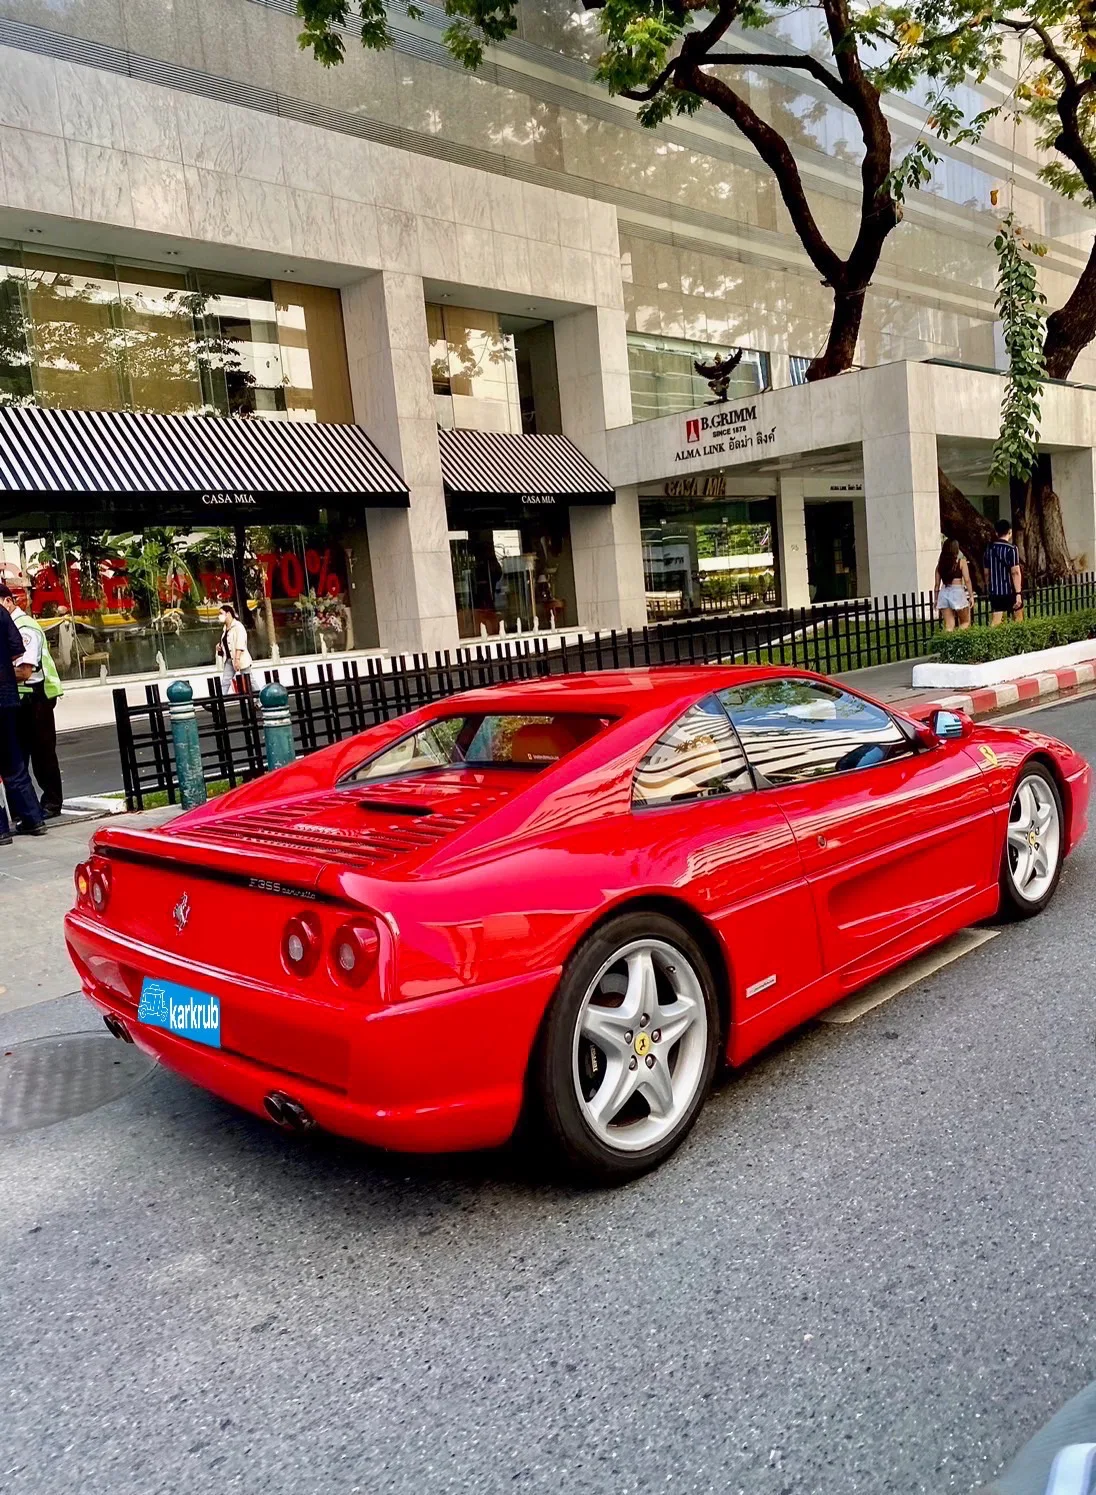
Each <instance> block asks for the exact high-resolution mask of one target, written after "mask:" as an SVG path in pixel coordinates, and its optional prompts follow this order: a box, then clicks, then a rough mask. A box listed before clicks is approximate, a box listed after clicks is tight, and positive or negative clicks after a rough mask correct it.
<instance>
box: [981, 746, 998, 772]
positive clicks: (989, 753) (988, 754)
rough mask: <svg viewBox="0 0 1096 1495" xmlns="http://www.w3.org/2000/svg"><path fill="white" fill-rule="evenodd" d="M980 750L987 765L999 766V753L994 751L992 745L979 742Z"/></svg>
mask: <svg viewBox="0 0 1096 1495" xmlns="http://www.w3.org/2000/svg"><path fill="white" fill-rule="evenodd" d="M978 751H979V752H980V753H981V755H982V762H983V763H984V764H985V765H986V767H987V768H996V767H997V763H998V758H997V754H996V753H995V752H994V751H993V749H992V748H991V747H987V746H986V744H985V743H984V742H980V743H979V744H978Z"/></svg>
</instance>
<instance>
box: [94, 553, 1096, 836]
mask: <svg viewBox="0 0 1096 1495" xmlns="http://www.w3.org/2000/svg"><path fill="white" fill-rule="evenodd" d="M1025 607H1026V610H1027V615H1028V616H1029V617H1041V616H1049V615H1052V614H1055V613H1063V612H1074V611H1077V610H1078V609H1080V608H1088V607H1096V575H1091V574H1090V575H1085V576H1078V577H1074V578H1072V579H1071V580H1070V581H1068V582H1062V583H1059V584H1057V585H1055V586H1050V587H1043V588H1040V589H1037V590H1035V591H1033V592H1030V593H1027V594H1025ZM988 617H989V615H988V603H987V602H986V601H985V600H984V599H981V600H979V602H978V604H977V607H976V611H975V619H974V621H975V622H987V621H988ZM938 627H939V625H938V622H937V618H936V613H935V610H934V606H933V598H932V596H931V595H930V594H929V593H921V594H919V595H907V596H902V597H889V598H876V599H874V600H872V601H863V600H860V601H853V602H838V603H826V604H822V605H818V606H814V607H810V608H797V609H787V608H785V609H780V608H773V609H771V610H769V611H766V612H757V613H747V614H739V615H735V614H722V615H719V616H716V617H712V616H707V615H704V616H698V617H690V618H681V619H675V620H673V621H667V622H662V623H654V624H651V625H649V626H648V627H646V628H629V629H623V630H617V629H613V630H611V631H608V632H603V633H594V634H590V635H578V636H571V637H569V638H563V637H561V636H557V635H553V634H542V635H540V636H539V637H533V638H523V639H514V640H511V641H509V642H505V641H504V642H501V643H499V644H496V645H493V646H477V647H473V648H466V649H457V650H454V651H452V652H446V653H444V654H433V655H416V656H414V657H413V658H411V659H405V660H402V661H399V662H396V663H393V662H392V661H389V660H380V659H368V660H355V659H349V660H341V661H339V662H337V663H327V664H324V665H322V666H321V667H320V668H319V672H318V673H319V678H318V679H310V678H309V673H308V671H306V670H305V669H303V668H292V669H288V670H287V669H285V668H282V669H270V670H266V671H260V670H256V671H255V672H254V677H253V678H254V690H253V691H249V692H247V693H246V694H244V695H226V694H224V693H223V691H222V689H221V683H220V681H219V680H218V679H211V680H210V681H208V683H207V686H206V694H205V695H200V694H196V695H195V701H194V704H195V707H196V708H197V717H198V735H199V742H200V745H201V751H202V765H203V769H204V772H205V777H206V781H207V783H209V784H227V785H230V786H232V787H235V786H236V785H237V784H239V783H243V782H245V781H246V780H248V779H252V778H255V777H256V776H257V775H259V774H261V773H262V772H263V771H264V768H265V761H264V753H263V733H262V724H261V711H260V707H259V701H258V694H257V693H258V691H259V689H261V687H262V686H263V685H265V684H266V683H267V682H269V681H272V680H279V681H280V682H281V684H283V685H284V686H285V688H286V690H287V691H288V693H289V707H290V713H291V716H292V720H293V731H294V739H295V743H296V747H297V751H298V753H300V754H305V753H310V752H314V751H315V750H316V749H317V748H321V747H326V746H327V745H328V744H329V743H332V742H337V741H338V740H339V739H340V738H343V737H348V736H351V735H352V734H353V733H355V732H362V731H364V730H365V729H366V728H367V727H373V726H376V724H377V723H378V722H382V721H387V720H388V719H389V718H390V717H393V716H399V715H400V714H401V713H403V712H405V711H412V710H414V709H415V708H416V707H418V706H424V705H427V704H429V702H431V701H436V700H439V699H441V698H443V697H445V696H450V695H453V694H455V693H456V692H458V691H462V690H472V689H474V688H476V687H478V686H484V685H496V684H500V683H502V682H504V681H508V680H523V679H530V678H533V677H536V676H545V675H563V674H574V673H576V672H582V671H586V670H604V669H622V668H627V667H629V666H632V667H634V666H637V665H674V664H714V663H724V664H731V663H740V664H742V663H751V664H753V663H756V664H790V665H798V666H800V667H801V668H804V669H810V670H817V671H818V672H819V673H821V674H824V675H836V674H841V673H843V672H845V671H847V670H856V669H863V668H866V667H867V666H869V665H875V664H888V663H893V662H896V661H899V660H905V659H915V658H917V657H918V656H921V655H925V654H929V653H931V652H932V648H933V639H934V636H935V635H936V633H937V630H938ZM114 712H115V721H116V724H117V729H118V747H119V751H120V754H121V760H122V781H123V787H124V790H125V796H126V804H127V805H128V807H129V808H130V809H131V810H139V809H143V808H145V805H146V803H147V801H148V798H149V796H150V795H153V794H166V795H167V798H168V801H169V803H172V804H174V803H175V801H176V795H177V791H176V774H175V761H174V750H173V745H172V738H171V721H170V706H169V704H168V702H167V700H166V699H165V698H164V697H163V696H162V695H161V691H160V687H159V685H147V686H146V687H145V699H144V700H143V701H142V702H140V703H139V704H137V705H131V704H130V702H129V701H128V699H127V694H126V691H125V689H123V688H119V689H116V690H115V692H114Z"/></svg>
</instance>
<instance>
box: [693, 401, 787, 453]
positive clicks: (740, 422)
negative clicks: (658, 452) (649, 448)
mask: <svg viewBox="0 0 1096 1495" xmlns="http://www.w3.org/2000/svg"><path fill="white" fill-rule="evenodd" d="M775 440H776V427H775V426H770V427H769V428H768V429H765V428H764V427H762V426H761V425H759V424H758V420H757V406H756V405H739V406H737V408H735V409H733V410H713V411H712V412H711V414H709V415H690V416H688V417H687V418H686V421H685V445H684V446H681V447H678V449H677V451H676V452H675V453H674V461H675V462H694V461H696V460H697V459H698V458H701V457H726V456H729V455H730V454H731V453H732V452H745V451H750V450H751V449H753V448H757V449H759V450H763V449H764V448H765V447H767V446H771V445H772V443H773V442H774V441H775Z"/></svg>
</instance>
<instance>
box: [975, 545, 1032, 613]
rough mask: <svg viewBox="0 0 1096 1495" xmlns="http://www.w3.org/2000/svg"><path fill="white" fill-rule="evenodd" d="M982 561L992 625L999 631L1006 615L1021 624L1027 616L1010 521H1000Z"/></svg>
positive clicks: (1018, 558) (1017, 553) (1018, 561)
mask: <svg viewBox="0 0 1096 1495" xmlns="http://www.w3.org/2000/svg"><path fill="white" fill-rule="evenodd" d="M983 561H984V564H985V568H986V582H987V585H988V586H989V602H990V607H991V608H992V609H993V617H992V619H991V620H990V626H991V627H992V628H996V627H997V625H998V623H1003V622H1004V621H1005V616H1006V614H1007V615H1008V616H1009V617H1010V618H1015V619H1016V620H1017V622H1019V621H1020V619H1022V618H1023V616H1024V599H1023V596H1022V594H1021V575H1020V552H1019V551H1018V550H1017V549H1016V546H1015V545H1014V544H1013V543H1012V525H1011V524H1010V523H1009V521H1008V520H1007V519H998V521H997V538H996V540H993V541H991V543H990V544H989V545H987V546H986V553H985V556H984V557H983Z"/></svg>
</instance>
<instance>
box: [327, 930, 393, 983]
mask: <svg viewBox="0 0 1096 1495" xmlns="http://www.w3.org/2000/svg"><path fill="white" fill-rule="evenodd" d="M380 947H381V942H380V940H379V939H378V937H377V931H376V930H375V929H374V928H373V927H372V925H370V924H362V923H353V924H343V925H342V926H341V928H339V929H338V930H337V931H336V933H335V938H334V939H333V940H332V941H331V973H332V975H333V976H334V977H335V979H336V980H337V981H342V982H343V983H345V985H347V986H361V985H362V984H363V983H364V982H365V981H367V980H368V979H369V977H370V975H371V974H372V972H373V970H374V968H375V966H376V964H377V956H378V954H379V953H380Z"/></svg>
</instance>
